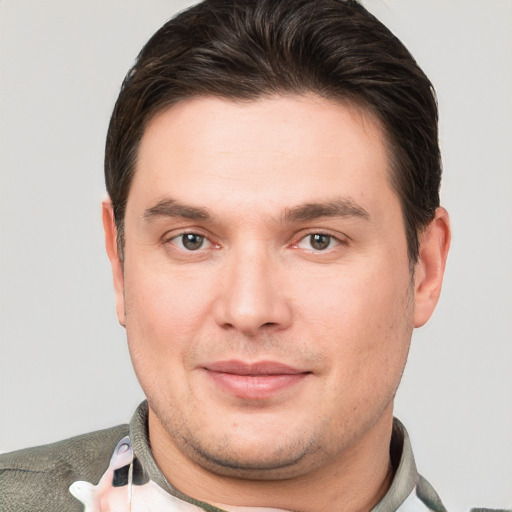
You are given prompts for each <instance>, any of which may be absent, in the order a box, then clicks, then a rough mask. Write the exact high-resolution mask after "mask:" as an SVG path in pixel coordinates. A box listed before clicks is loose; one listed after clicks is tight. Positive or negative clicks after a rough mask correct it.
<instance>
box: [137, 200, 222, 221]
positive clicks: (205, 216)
mask: <svg viewBox="0 0 512 512" xmlns="http://www.w3.org/2000/svg"><path fill="white" fill-rule="evenodd" d="M143 217H144V219H145V220H148V221H152V220H155V219H158V218H159V217H181V218H183V219H190V220H206V221H208V220H212V219H213V215H212V214H211V213H210V211H209V210H208V209H207V208H202V207H199V206H189V205H185V204H181V203H178V202H177V201H175V200H174V199H163V200H162V201H159V202H158V203H157V204H156V205H155V206H152V207H151V208H148V209H147V210H145V211H144V215H143Z"/></svg>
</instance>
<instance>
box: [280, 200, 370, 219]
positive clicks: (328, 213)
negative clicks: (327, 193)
mask: <svg viewBox="0 0 512 512" xmlns="http://www.w3.org/2000/svg"><path fill="white" fill-rule="evenodd" d="M320 217H359V218H362V219H365V220H368V219H369V218H370V214H369V213H368V212H367V211H366V210H365V209H364V208H363V207H362V206H360V205H358V204H357V203H356V202H355V201H354V200H353V199H351V198H350V197H340V198H336V199H332V200H330V201H327V202H320V203H306V204H301V205H297V206H294V207H292V208H286V209H285V210H284V212H283V214H282V215H281V217H280V222H303V221H309V220H314V219H318V218H320Z"/></svg>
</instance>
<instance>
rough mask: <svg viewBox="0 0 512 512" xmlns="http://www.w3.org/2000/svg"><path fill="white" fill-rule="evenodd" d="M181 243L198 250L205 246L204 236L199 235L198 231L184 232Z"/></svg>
mask: <svg viewBox="0 0 512 512" xmlns="http://www.w3.org/2000/svg"><path fill="white" fill-rule="evenodd" d="M181 243H182V244H183V247H185V249H188V250H189V251H197V250H198V249H201V247H202V246H203V243H204V236H201V235H198V234H197V233H183V235H181Z"/></svg>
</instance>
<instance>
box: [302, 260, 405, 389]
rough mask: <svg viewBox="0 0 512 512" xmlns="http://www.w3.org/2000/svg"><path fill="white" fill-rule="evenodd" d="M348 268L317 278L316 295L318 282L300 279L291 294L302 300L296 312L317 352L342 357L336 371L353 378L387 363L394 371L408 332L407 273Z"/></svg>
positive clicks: (401, 355) (403, 352) (403, 358)
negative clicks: (302, 284)
mask: <svg viewBox="0 0 512 512" xmlns="http://www.w3.org/2000/svg"><path fill="white" fill-rule="evenodd" d="M368 268H372V269H374V270H372V271H368ZM406 268H407V267H406ZM350 270H351V271H350V272H343V270H340V272H338V273H336V274H333V275H332V276H330V278H328V279H322V280H321V283H322V290H321V293H320V289H319V288H318V281H311V282H309V283H308V282H307V281H305V280H302V283H304V288H303V290H301V291H297V293H296V294H297V295H301V296H302V297H305V298H307V299H306V300H303V302H302V303H301V305H300V311H298V314H297V316H298V317H299V318H302V319H303V320H302V321H303V328H304V329H306V330H307V331H309V332H308V334H309V336H312V335H313V336H314V338H315V340H317V342H318V343H319V344H320V345H321V346H322V350H323V352H325V353H327V354H329V356H330V357H331V358H332V360H336V361H342V365H343V368H342V370H340V371H343V372H345V373H347V372H348V373H351V374H352V376H353V377H354V378H355V377H356V376H358V375H359V376H360V375H361V372H362V371H364V372H365V373H366V372H368V373H371V372H372V371H374V369H375V368H377V367H380V366H384V365H386V364H387V367H388V368H389V367H392V368H393V371H394V372H396V371H397V368H398V367H400V366H402V365H403V364H404V362H405V358H406V355H407V351H408V346H409V341H410V337H411V333H412V315H413V308H412V285H411V281H410V275H409V273H408V271H407V272H404V271H403V268H402V270H401V274H398V273H397V272H387V273H384V271H383V269H382V267H378V266H370V267H366V268H364V269H362V270H361V271H359V272H357V271H356V270H354V268H352V269H350ZM399 275H401V279H398V276H399ZM400 371H401V370H400ZM369 380H370V381H372V380H373V379H372V378H370V379H369Z"/></svg>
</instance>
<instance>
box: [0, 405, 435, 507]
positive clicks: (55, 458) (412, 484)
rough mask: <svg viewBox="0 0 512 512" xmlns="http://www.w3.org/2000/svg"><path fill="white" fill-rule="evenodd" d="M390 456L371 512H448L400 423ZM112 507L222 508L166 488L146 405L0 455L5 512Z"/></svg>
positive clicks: (0, 490) (0, 488) (0, 504)
mask: <svg viewBox="0 0 512 512" xmlns="http://www.w3.org/2000/svg"><path fill="white" fill-rule="evenodd" d="M390 452H391V458H392V463H393V465H394V467H395V476H394V479H393V483H392V485H391V488H390V489H389V491H388V492H387V493H386V495H385V496H384V498H383V499H382V500H381V501H380V502H379V503H378V504H377V506H376V507H375V508H374V509H373V512H394V511H397V510H399V511H400V512H429V511H434V512H445V508H444V507H443V505H442V503H441V501H440V499H439V497H438V496H437V494H436V493H435V491H434V490H433V489H432V487H431V486H430V485H429V484H428V482H427V481H426V480H425V479H424V478H422V477H421V476H420V475H419V474H418V472H417V471H416V467H415V464H414V457H413V455H412V450H411V446H410V443H409V438H408V435H407V432H406V430H405V428H404V427H403V425H402V424H401V423H400V422H399V421H398V420H395V423H394V429H393V437H392V442H391V450H390ZM109 507H117V508H116V510H126V511H127V512H128V511H131V512H137V511H138V510H141V511H142V510H143V511H147V510H151V511H154V512H170V511H190V512H193V511H201V510H203V511H204V510H208V511H216V512H219V511H220V510H221V509H219V508H217V507H214V506H212V505H209V504H207V503H203V502H200V501H197V500H194V499H193V498H190V497H189V496H186V495H184V494H182V493H181V492H180V491H178V490H177V489H175V488H174V487H173V486H172V485H171V484H170V483H169V482H167V480H166V479H165V477H164V476H163V474H162V473H161V471H160V470H159V469H158V467H157V465H156V463H155V461H154V459H153V456H152V454H151V450H150V447H149V439H148V432H147V403H146V402H143V403H142V404H141V405H140V406H139V407H138V409H137V410H136V412H135V414H134V416H133V418H132V421H131V422H130V424H129V425H120V426H118V427H113V428H110V429H107V430H100V431H98V432H93V433H90V434H85V435H82V436H78V437H74V438H71V439H68V440H65V441H60V442H58V443H54V444H49V445H46V446H41V447H36V448H27V449H25V450H20V451H16V452H12V453H10V454H6V455H2V456H1V457H0V511H2V512H24V511H27V512H28V511H30V512H39V511H40V512H43V511H44V512H55V511H69V512H75V511H76V512H82V511H84V512H96V511H97V512H99V511H104V510H110V508H109ZM248 510H250V509H248Z"/></svg>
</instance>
